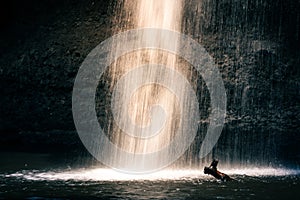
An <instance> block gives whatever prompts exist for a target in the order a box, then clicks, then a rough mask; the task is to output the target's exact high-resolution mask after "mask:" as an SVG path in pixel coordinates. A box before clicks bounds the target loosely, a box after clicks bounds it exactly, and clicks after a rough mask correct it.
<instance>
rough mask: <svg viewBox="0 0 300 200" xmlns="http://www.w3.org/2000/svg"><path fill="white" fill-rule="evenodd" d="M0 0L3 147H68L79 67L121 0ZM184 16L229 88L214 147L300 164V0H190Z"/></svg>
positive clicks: (108, 28) (107, 30)
mask: <svg viewBox="0 0 300 200" xmlns="http://www.w3.org/2000/svg"><path fill="white" fill-rule="evenodd" d="M1 4H2V5H1V15H2V16H1V21H0V22H1V27H0V28H1V33H0V34H1V38H0V45H1V48H0V92H1V98H0V133H1V135H2V137H1V138H2V139H0V143H1V146H2V148H4V149H5V148H11V147H14V146H16V144H22V145H25V146H26V145H27V144H29V145H28V146H30V145H31V144H32V143H33V144H44V143H45V142H43V141H45V138H46V139H47V143H49V145H51V144H53V143H58V144H61V145H66V144H68V142H65V139H62V138H63V137H61V135H62V134H66V133H67V134H68V135H69V136H70V137H71V136H72V137H74V136H73V135H74V134H76V132H75V127H74V123H73V118H72V105H71V96H72V87H73V83H74V79H75V76H76V73H77V71H78V69H79V67H80V64H81V63H82V61H83V60H84V58H85V56H86V55H87V54H88V53H89V52H90V51H91V50H92V49H93V48H94V47H95V46H97V45H98V44H99V43H100V42H101V41H103V40H105V39H106V38H108V37H110V36H111V35H112V30H113V29H114V27H115V26H117V25H118V24H116V23H117V22H115V21H113V20H112V19H113V17H112V15H113V10H114V9H115V7H114V6H115V5H116V2H115V1H113V0H111V1H108V0H99V1H92V0H64V1H58V0H45V1H38V0H30V1H17V0H13V1H2V2H1ZM184 16H185V17H184V19H183V30H184V31H183V32H184V33H185V34H187V35H190V36H191V37H193V38H194V39H195V40H197V41H198V42H199V43H200V44H202V45H203V46H204V47H205V48H206V49H207V51H208V52H209V53H210V54H211V55H212V56H213V57H214V59H215V61H216V64H217V66H218V67H219V70H220V72H221V73H222V77H223V79H224V84H225V89H226V92H227V98H228V109H227V118H226V125H225V128H224V130H223V133H222V136H221V138H220V140H219V143H218V145H217V147H216V148H215V150H214V154H216V155H219V156H223V157H224V158H227V159H228V160H231V159H238V158H243V162H250V161H253V160H257V159H258V157H259V158H260V159H263V160H265V162H271V161H270V158H272V157H274V158H276V159H278V160H284V161H286V162H290V163H292V164H296V165H299V163H298V162H299V161H298V160H300V159H299V158H300V157H299V156H300V152H299V148H298V147H297V145H298V143H299V142H300V137H299V130H300V128H299V124H300V123H299V122H300V105H299V102H300V94H299V93H300V90H299V88H300V87H299V86H300V80H299V77H300V76H299V64H300V61H299V58H300V56H299V52H300V51H299V47H300V45H299V41H300V36H299V35H300V29H299V27H300V26H299V23H300V22H299V21H300V20H299V19H300V17H299V1H297V0H288V1H284V0H273V1H272V0H265V1H260V0H257V1H250V0H247V1H236V0H221V1H219V0H203V1H198V0H191V1H187V3H186V6H185V13H184ZM37 135H38V136H37ZM43 135H44V136H45V138H43ZM53 135H55V137H54V139H53V137H52V136H53ZM69 136H68V137H69ZM28 137H29V138H31V139H28ZM51 137H52V140H49V138H51ZM68 137H66V138H68ZM55 138H56V139H55ZM74 140H76V137H75V139H74ZM77 140H78V138H77ZM79 143H80V142H78V143H76V144H79ZM257 143H259V146H260V147H262V146H263V147H264V148H265V149H261V148H255V147H256V146H255V145H253V144H257ZM8 144H9V145H8ZM249 151H251V152H252V153H251V154H249V153H247V152H249ZM224 152H231V153H224ZM264 152H268V153H264ZM223 154H225V155H223ZM258 155H259V156H258ZM295 160H296V161H295Z"/></svg>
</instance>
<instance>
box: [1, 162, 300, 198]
mask: <svg viewBox="0 0 300 200" xmlns="http://www.w3.org/2000/svg"><path fill="white" fill-rule="evenodd" d="M226 172H227V173H228V174H230V175H231V177H233V178H234V181H231V182H226V183H223V182H220V181H217V180H215V179H214V178H212V177H210V176H207V175H204V174H203V173H202V171H200V170H163V171H160V172H157V173H154V174H147V175H142V176H141V175H130V174H122V173H120V172H116V171H114V170H111V169H76V170H62V171H61V170H51V171H42V170H22V171H18V172H15V173H3V174H0V198H9V199H11V198H28V199H36V198H38V199H39V198H40V199H43V198H59V199H67V198H71V199H74V198H78V199H82V198H88V199H91V198H99V199H257V198H260V199H261V198H262V199H283V198H284V199H288V198H292V197H294V196H299V195H300V191H299V186H300V181H299V180H300V176H299V174H300V173H299V171H296V170H284V169H271V168H266V169H243V170H241V169H239V170H238V169H236V170H233V169H232V170H226ZM235 172H236V173H235Z"/></svg>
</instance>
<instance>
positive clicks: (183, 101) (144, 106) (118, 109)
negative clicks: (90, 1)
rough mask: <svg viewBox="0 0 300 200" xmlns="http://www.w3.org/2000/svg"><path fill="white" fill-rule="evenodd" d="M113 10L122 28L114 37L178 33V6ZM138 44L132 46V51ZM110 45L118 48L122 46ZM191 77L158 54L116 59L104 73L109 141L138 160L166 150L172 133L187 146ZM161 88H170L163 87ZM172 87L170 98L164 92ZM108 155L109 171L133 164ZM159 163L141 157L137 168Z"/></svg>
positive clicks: (148, 4)
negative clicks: (107, 83) (128, 33)
mask: <svg viewBox="0 0 300 200" xmlns="http://www.w3.org/2000/svg"><path fill="white" fill-rule="evenodd" d="M118 9H119V11H120V10H121V11H122V12H123V14H121V13H120V14H117V16H121V18H122V19H117V20H119V22H120V24H122V23H121V22H124V24H123V25H122V26H121V27H119V28H118V29H117V30H115V33H118V32H120V31H124V30H126V29H128V27H130V28H132V29H136V28H137V29H140V28H156V29H165V30H172V31H177V32H180V31H181V27H182V26H181V21H182V13H183V10H182V9H183V1H182V0H176V1H174V0H165V1H157V0H140V1H132V0H128V1H127V0H126V1H122V4H121V6H120V8H118ZM124 16H125V18H123V17H124ZM144 35H145V36H144V38H143V40H145V41H150V42H151V41H153V40H155V41H156V42H157V41H158V42H157V43H161V44H162V45H163V43H176V42H178V41H170V40H169V38H167V37H166V36H163V35H158V36H157V37H155V36H153V35H150V34H147V33H146V32H145V33H144ZM139 42H140V41H137V42H136V44H135V45H136V46H138V45H139ZM114 45H116V46H120V48H124V47H122V44H114ZM158 45H160V44H158ZM112 48H115V47H112ZM115 51H118V47H116V48H115ZM138 70H139V71H138ZM193 73H194V72H193V69H192V68H191V67H190V66H189V64H188V63H187V62H186V61H184V60H183V59H181V58H180V57H178V56H177V55H174V54H172V53H170V52H166V51H162V50H160V49H155V50H154V49H143V50H138V51H135V52H131V53H129V54H126V55H123V56H122V57H120V58H118V59H117V61H115V62H114V63H113V64H112V65H111V66H110V69H109V76H110V81H111V84H110V85H111V87H110V89H111V92H112V93H113V96H112V98H113V100H112V107H111V109H112V111H113V114H114V118H113V119H111V122H110V124H112V127H110V131H109V133H108V135H109V137H110V138H111V141H112V142H113V143H114V144H115V145H116V146H118V147H119V148H120V149H122V150H124V151H126V152H129V153H131V154H135V155H137V156H140V155H144V154H150V153H155V152H157V151H160V150H163V149H166V148H167V147H168V145H169V144H170V143H171V142H172V141H173V139H174V137H175V136H176V134H178V133H177V131H178V130H181V132H185V135H186V136H184V137H183V138H182V140H189V139H188V138H189V137H191V136H190V132H191V131H193V130H192V128H191V126H192V123H194V122H195V120H196V119H198V111H196V110H197V109H198V108H197V105H196V104H195V102H192V101H197V100H196V98H194V99H193V95H192V94H191V93H193V92H192V91H194V90H196V89H197V86H196V83H197V79H193V78H192V77H193V76H194V74H193ZM130 74H131V75H130ZM166 80H167V81H166ZM163 82H165V84H169V85H172V86H170V87H169V86H166V85H164V84H163ZM166 82H168V83H166ZM187 85H188V86H187ZM172 87H173V88H174V89H175V90H176V92H174V91H172V89H170V88H172ZM174 89H173V90H174ZM190 119H191V120H190ZM189 121H191V122H189ZM183 143H184V142H183ZM178 148H179V146H178ZM185 150H186V149H185ZM108 154H109V155H108V156H109V157H111V158H112V159H113V161H112V163H113V165H118V163H128V166H130V165H131V164H132V163H131V162H134V161H132V160H130V159H129V160H126V159H128V158H126V157H120V155H118V154H116V155H111V152H109V153H108ZM173 154H174V153H173V152H169V153H167V154H165V155H164V156H165V157H172V155H173ZM124 159H125V160H124ZM165 159H166V158H163V156H159V155H158V156H154V157H153V158H152V159H151V160H149V159H146V158H145V157H143V156H142V157H141V159H140V160H139V161H138V162H139V166H140V167H141V168H143V167H144V166H147V165H151V164H153V163H156V164H153V165H154V166H155V165H158V163H162V162H164V161H163V160H165ZM168 164H169V163H168ZM125 165H126V164H125ZM125 168H126V166H125ZM132 170H134V169H132Z"/></svg>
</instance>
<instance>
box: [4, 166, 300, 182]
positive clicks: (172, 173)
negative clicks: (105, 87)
mask: <svg viewBox="0 0 300 200" xmlns="http://www.w3.org/2000/svg"><path fill="white" fill-rule="evenodd" d="M222 172H225V173H227V174H229V175H231V176H235V175H247V176H253V177H259V176H289V175H299V174H300V170H294V169H283V168H244V169H228V170H226V169H223V170H222ZM4 177H6V178H9V177H17V178H24V179H27V180H37V181H38V180H53V181H54V180H64V181H66V180H77V181H138V180H141V181H143V180H149V181H156V180H193V179H208V178H211V177H210V176H208V175H205V174H203V171H202V170H162V171H158V172H155V173H151V174H143V175H134V174H126V173H121V172H118V171H115V170H113V169H104V168H97V169H78V170H69V171H67V170H66V171H60V172H54V171H47V172H40V171H21V172H16V173H13V174H8V175H5V176H4Z"/></svg>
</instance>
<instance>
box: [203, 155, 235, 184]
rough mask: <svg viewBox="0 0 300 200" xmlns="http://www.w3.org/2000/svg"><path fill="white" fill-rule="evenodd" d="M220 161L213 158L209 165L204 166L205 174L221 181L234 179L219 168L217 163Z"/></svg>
mask: <svg viewBox="0 0 300 200" xmlns="http://www.w3.org/2000/svg"><path fill="white" fill-rule="evenodd" d="M218 163H219V161H218V160H217V159H213V161H212V162H211V164H210V166H209V167H204V174H209V175H212V176H213V177H215V178H216V179H219V180H221V181H229V180H232V178H230V177H229V176H228V175H227V174H224V173H222V172H220V171H218V170H217V165H218Z"/></svg>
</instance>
